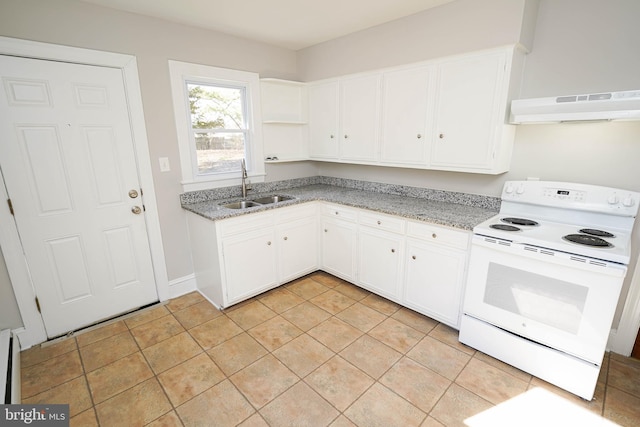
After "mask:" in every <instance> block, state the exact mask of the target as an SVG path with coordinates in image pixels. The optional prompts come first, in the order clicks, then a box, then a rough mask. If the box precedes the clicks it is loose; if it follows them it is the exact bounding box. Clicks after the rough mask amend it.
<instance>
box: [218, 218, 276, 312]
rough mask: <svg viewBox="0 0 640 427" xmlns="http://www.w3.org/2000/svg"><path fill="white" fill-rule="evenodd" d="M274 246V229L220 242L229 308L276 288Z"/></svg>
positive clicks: (228, 238) (241, 235)
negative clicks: (230, 305) (231, 305)
mask: <svg viewBox="0 0 640 427" xmlns="http://www.w3.org/2000/svg"><path fill="white" fill-rule="evenodd" d="M275 243H276V241H275V233H274V229H273V227H270V228H268V229H263V230H258V231H254V232H251V233H244V234H240V235H236V236H231V237H227V238H225V239H224V240H223V241H222V256H223V257H224V284H225V291H226V300H227V303H228V304H233V303H235V302H238V301H242V300H244V299H247V298H249V297H251V296H253V295H256V294H258V293H260V292H263V291H265V290H267V289H270V288H272V287H274V286H276V285H278V278H277V273H276V244H275Z"/></svg>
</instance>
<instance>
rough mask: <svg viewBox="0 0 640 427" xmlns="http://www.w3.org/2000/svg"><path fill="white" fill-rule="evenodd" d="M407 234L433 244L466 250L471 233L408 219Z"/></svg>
mask: <svg viewBox="0 0 640 427" xmlns="http://www.w3.org/2000/svg"><path fill="white" fill-rule="evenodd" d="M407 235H408V236H410V237H416V238H418V239H422V240H424V241H430V242H433V243H435V244H439V245H446V246H450V247H453V248H457V249H463V250H466V249H467V248H468V247H469V238H470V236H471V233H470V232H468V231H462V230H454V229H451V228H447V227H442V226H439V225H435V224H429V223H424V222H413V221H409V222H408V223H407Z"/></svg>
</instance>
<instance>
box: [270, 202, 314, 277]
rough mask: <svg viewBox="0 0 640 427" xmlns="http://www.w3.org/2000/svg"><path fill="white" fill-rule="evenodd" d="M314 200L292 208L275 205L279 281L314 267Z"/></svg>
mask: <svg viewBox="0 0 640 427" xmlns="http://www.w3.org/2000/svg"><path fill="white" fill-rule="evenodd" d="M316 207H317V205H316V203H307V204H304V205H301V206H300V207H296V208H295V209H290V208H289V209H277V210H276V211H275V214H276V223H277V226H276V235H277V240H278V266H279V274H278V277H279V280H278V281H279V282H280V283H286V282H289V281H291V280H293V279H297V278H298V277H302V276H304V275H305V274H308V273H311V272H312V271H315V270H316V269H317V268H318V216H317V209H316Z"/></svg>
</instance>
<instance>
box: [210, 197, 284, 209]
mask: <svg viewBox="0 0 640 427" xmlns="http://www.w3.org/2000/svg"><path fill="white" fill-rule="evenodd" d="M293 199H294V197H290V196H281V195H275V196H264V197H258V198H257V199H251V200H240V201H237V202H231V203H224V204H221V205H220V206H222V207H223V208H227V209H247V208H252V207H255V206H262V205H270V204H273V203H278V202H284V201H286V200H293Z"/></svg>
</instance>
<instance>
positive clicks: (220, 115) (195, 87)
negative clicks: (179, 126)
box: [187, 83, 249, 175]
mask: <svg viewBox="0 0 640 427" xmlns="http://www.w3.org/2000/svg"><path fill="white" fill-rule="evenodd" d="M187 91H188V98H189V108H190V113H191V131H192V135H193V139H194V141H195V145H196V158H197V165H198V175H209V174H219V173H228V172H234V171H239V170H240V162H241V160H242V159H245V158H246V147H247V146H248V137H249V132H248V126H247V114H246V111H247V110H246V100H245V89H244V87H234V86H220V85H212V84H202V83H187Z"/></svg>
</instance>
